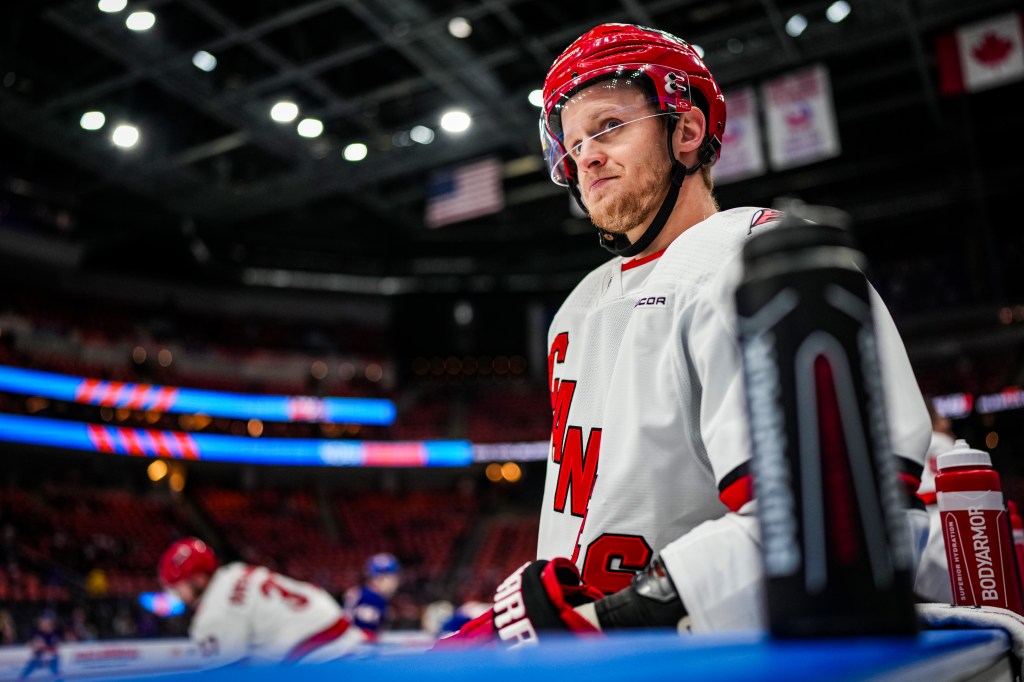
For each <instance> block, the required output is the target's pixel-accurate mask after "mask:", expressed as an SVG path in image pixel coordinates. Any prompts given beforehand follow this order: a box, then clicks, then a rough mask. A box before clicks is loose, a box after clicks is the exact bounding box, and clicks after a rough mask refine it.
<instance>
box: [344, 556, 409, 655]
mask: <svg viewBox="0 0 1024 682" xmlns="http://www.w3.org/2000/svg"><path fill="white" fill-rule="evenodd" d="M400 570H401V566H400V565H399V563H398V559H397V558H395V555H394V554H389V553H388V552H381V553H379V554H374V555H373V556H371V557H370V558H369V559H367V560H366V566H365V567H364V568H363V573H364V576H365V580H364V581H363V584H362V585H359V586H358V587H353V588H352V589H350V590H349V591H348V592H347V593H346V594H345V615H346V616H348V618H349V620H351V621H352V622H353V623H355V624H356V625H358V626H359V627H360V628H361V629H362V630H363V631H364V632H366V633H367V634H368V635H369V637H370V639H371V640H372V641H376V640H377V638H378V637H379V635H380V630H381V627H382V626H383V625H384V624H385V619H386V618H387V609H388V602H389V601H390V600H391V598H392V597H393V596H395V592H396V591H397V590H398V587H399V585H401V582H402V578H401V573H400Z"/></svg>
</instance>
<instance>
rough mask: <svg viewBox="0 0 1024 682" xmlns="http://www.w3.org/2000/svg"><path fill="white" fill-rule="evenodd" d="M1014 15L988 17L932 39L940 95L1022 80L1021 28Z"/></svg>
mask: <svg viewBox="0 0 1024 682" xmlns="http://www.w3.org/2000/svg"><path fill="white" fill-rule="evenodd" d="M1022 23H1024V21H1022V17H1021V14H1020V13H1018V12H1010V13H1008V14H1002V15H1000V16H996V17H991V18H989V19H985V20H983V21H978V22H975V23H973V24H968V25H967V26H961V27H960V28H958V29H957V30H956V31H954V32H952V33H947V34H944V35H941V36H939V37H938V38H937V40H936V57H937V62H938V66H939V87H940V89H941V90H942V93H943V94H944V95H953V94H956V93H959V92H963V91H964V90H966V91H968V92H978V91H980V90H988V89H989V88H995V87H998V86H1000V85H1006V84H1007V83H1012V82H1014V81H1018V80H1021V79H1024V26H1022Z"/></svg>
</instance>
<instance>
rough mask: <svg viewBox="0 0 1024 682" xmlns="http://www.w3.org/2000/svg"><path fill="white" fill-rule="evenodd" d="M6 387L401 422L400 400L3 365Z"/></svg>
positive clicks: (257, 413)
mask: <svg viewBox="0 0 1024 682" xmlns="http://www.w3.org/2000/svg"><path fill="white" fill-rule="evenodd" d="M0 391H9V392H11V393H18V394H21V395H33V396H40V397H43V398H50V399H53V400H64V401H67V402H75V403H82V404H85V405H99V406H103V407H120V408H127V409H131V410H155V411H157V412H173V413H175V414H205V415H208V416H211V417H228V418H231V419H262V420H264V421H272V422H318V423H326V424H363V425H367V426H389V425H391V423H392V422H394V421H395V404H394V403H393V402H391V401H390V400H383V399H374V398H314V397H310V396H284V395H250V394H246V393H226V392H222V391H204V390H201V389H189V388H174V387H170V386H151V385H149V384H131V383H124V382H120V381H100V380H99V379H86V378H82V377H71V376H66V375H63V374H53V373H51V372H40V371H37V370H32V369H21V368H18V367H7V366H3V365H0Z"/></svg>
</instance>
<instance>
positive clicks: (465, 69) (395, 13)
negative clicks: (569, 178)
mask: <svg viewBox="0 0 1024 682" xmlns="http://www.w3.org/2000/svg"><path fill="white" fill-rule="evenodd" d="M850 3H851V5H852V13H851V14H850V16H849V17H848V18H847V19H846V20H844V21H843V22H841V23H838V24H833V23H830V22H828V21H826V20H825V18H824V17H825V10H826V8H827V7H828V5H829V4H830V2H820V1H816V0H708V1H695V0H650V1H642V0H589V1H580V2H574V3H564V2H552V1H551V0H479V1H473V2H470V1H468V0H430V1H429V2H428V1H427V0H306V1H301V0H249V1H244V2H243V1H240V0H239V1H233V2H215V1H214V0H142V1H139V2H134V1H133V2H130V3H129V5H128V7H127V9H125V10H123V11H120V12H116V13H104V12H101V11H99V9H98V7H97V2H96V0H72V1H70V2H68V1H61V2H48V1H33V0H20V1H11V0H9V1H6V2H4V3H3V4H2V7H0V36H2V38H0V76H2V77H3V84H2V87H0V145H2V148H3V153H2V154H0V179H2V191H3V192H4V201H6V202H7V203H8V205H13V206H14V216H15V218H17V217H18V213H19V210H18V207H19V206H20V207H22V208H21V211H22V213H23V214H28V218H29V222H33V223H35V224H36V225H37V226H38V225H43V227H42V228H40V230H39V231H38V234H37V235H36V236H39V235H42V236H43V239H44V241H41V242H33V241H32V239H34V237H26V238H25V239H26V240H28V241H26V242H25V244H21V245H18V246H12V244H13V240H12V239H11V238H10V233H5V234H8V237H7V238H5V239H4V240H3V241H6V243H7V246H6V247H0V252H2V251H4V250H5V249H6V251H7V253H8V255H10V254H11V253H15V254H16V255H17V256H18V257H19V258H21V259H22V261H23V262H31V263H36V262H42V263H49V264H51V265H52V264H58V265H59V266H61V267H63V268H65V269H68V268H70V269H72V270H74V271H75V272H79V273H89V272H101V271H109V272H133V273H139V274H148V275H153V274H159V275H160V276H162V277H181V278H188V279H192V280H195V279H196V278H211V279H221V280H228V281H234V282H259V283H275V284H277V285H283V286H296V287H299V288H302V287H306V288H322V289H328V290H331V289H333V290H337V291H351V292H356V293H392V292H395V291H399V290H401V289H402V287H403V286H409V287H412V288H414V289H415V288H416V287H419V288H420V289H421V290H430V288H431V286H434V287H437V288H438V289H439V290H443V289H446V288H447V289H452V288H455V289H458V288H466V287H468V288H470V289H473V288H476V289H477V290H488V289H493V288H505V289H509V290H516V289H519V290H531V289H537V290H541V289H559V290H562V289H565V288H566V287H567V286H571V283H572V282H574V281H576V280H577V279H578V276H579V274H580V273H581V272H583V271H585V270H587V269H589V268H590V267H592V266H593V265H595V264H597V263H598V262H600V261H601V260H603V259H604V258H605V255H604V253H603V252H602V251H600V250H599V249H597V248H596V246H595V244H596V238H595V237H594V235H593V234H592V231H591V230H590V228H589V225H588V223H587V222H586V221H584V220H581V219H579V218H574V217H573V216H572V215H571V213H570V208H569V200H568V197H567V196H566V194H565V193H564V190H562V189H561V188H558V187H556V186H555V185H553V184H552V183H550V182H549V181H548V180H547V177H546V173H545V171H544V170H543V168H542V166H541V162H540V157H539V144H538V140H537V113H538V110H537V109H536V107H534V106H533V105H532V104H531V103H530V102H529V101H528V99H527V96H528V93H529V92H530V91H531V90H533V89H535V88H538V87H539V86H540V85H541V82H542V80H543V77H544V74H545V72H546V69H547V67H548V66H549V64H550V63H551V61H552V60H553V58H554V57H555V56H556V55H557V54H558V53H559V52H560V51H561V49H562V48H563V47H565V46H566V45H567V44H568V43H569V42H571V41H572V40H573V39H574V38H576V37H577V36H578V35H580V34H581V33H583V32H584V31H586V30H587V29H589V28H591V27H592V26H593V25H595V24H597V23H601V22H605V21H626V22H636V23H641V24H645V25H650V26H654V27H658V28H663V29H666V30H669V31H672V32H675V33H677V34H679V35H681V36H683V37H685V38H687V39H688V40H690V41H691V42H692V43H695V44H698V45H700V46H701V47H702V48H703V49H704V51H705V60H706V62H707V63H708V65H709V67H710V68H711V70H712V71H713V72H714V73H715V74H716V76H717V78H718V80H719V81H720V82H721V84H722V85H723V87H724V89H726V90H727V91H728V90H729V89H730V88H734V87H738V86H743V85H756V84H757V83H759V82H761V81H762V80H764V79H766V78H769V77H771V76H774V75H778V74H780V73H784V72H786V71H789V70H792V69H794V68H796V67H799V66H802V65H807V64H811V63H816V62H821V63H825V64H826V65H827V66H828V68H829V70H830V73H831V77H832V81H833V90H834V97H835V101H836V107H837V110H838V113H837V117H838V122H839V128H840V136H841V143H842V146H843V154H842V155H841V157H840V158H838V159H835V160H833V161H829V162H824V163H819V164H816V165H814V166H810V167H806V168H802V169H795V170H791V171H787V172H770V173H768V174H767V175H765V176H762V177H760V178H756V179H752V180H747V181H744V182H740V183H736V184H732V185H726V186H722V187H721V188H720V189H719V193H718V194H719V199H720V201H721V203H722V204H723V206H724V207H729V206H737V205H752V204H758V205H768V204H770V203H771V202H773V201H774V200H776V199H777V198H779V197H782V196H795V197H799V198H801V199H804V200H806V201H809V202H813V203H827V204H832V205H838V206H840V207H842V208H844V209H846V210H848V211H850V212H851V213H852V214H853V215H854V217H855V219H857V220H858V225H859V229H860V230H861V234H862V236H863V237H864V241H865V243H866V245H867V246H868V249H869V252H870V255H871V256H872V258H875V259H877V261H878V262H880V263H881V262H886V261H888V260H892V259H896V258H906V257H908V255H909V256H910V257H912V256H914V255H915V254H919V255H920V256H921V257H922V258H928V257H936V258H939V259H940V262H941V258H945V257H948V256H950V255H955V256H957V257H959V258H961V259H962V262H963V264H964V267H965V268H966V269H967V270H968V271H970V272H971V273H972V278H971V282H972V284H971V286H976V287H980V288H981V289H984V291H983V292H982V293H983V294H984V295H987V296H990V297H992V298H997V297H998V296H999V295H1000V292H1001V291H1002V293H1003V294H1005V286H1003V285H1002V284H1000V283H992V282H991V281H990V280H991V279H992V277H993V275H991V274H990V271H991V268H992V261H991V259H992V258H994V257H995V258H996V259H997V260H998V256H997V255H994V254H995V253H996V252H998V251H999V249H998V247H997V246H996V245H997V244H998V243H999V239H1000V230H1001V229H1004V228H1003V227H1000V225H1002V224H1003V221H1004V220H1009V219H1010V218H1011V217H1012V215H1013V214H1012V213H1011V212H1010V208H1009V205H1010V199H1011V197H1012V196H1013V195H1014V194H1015V193H1016V192H1019V187H1020V180H1021V171H1020V163H1019V161H1018V160H1017V158H1015V157H1014V154H1015V153H1016V152H1019V151H1020V146H1021V139H1022V136H1021V133H1020V131H1019V128H1020V126H1019V118H1020V117H1019V114H1017V113H1014V112H1015V111H1016V110H1015V109H1013V108H1012V107H1011V106H1010V102H1011V100H1012V99H1013V98H1015V97H1016V96H1017V95H1019V94H1020V93H1021V88H1020V86H1019V85H1015V86H1011V87H1004V88H1002V89H999V90H996V91H992V92H990V93H986V94H984V95H983V96H979V97H977V98H970V99H969V98H965V97H964V98H946V97H943V96H942V95H941V94H940V93H939V91H938V85H937V82H938V76H937V67H936V64H935V57H934V49H933V48H934V40H935V37H936V36H937V35H938V34H940V33H942V32H948V31H951V30H952V29H954V28H955V27H956V26H958V25H962V24H964V23H966V22H969V21H973V20H976V19H980V18H986V17H988V16H991V15H994V14H996V13H999V12H1005V11H1009V10H1011V9H1013V10H1016V9H1018V7H1019V5H1018V3H1017V1H1016V0H977V1H972V2H970V3H965V2H962V0H917V1H910V0H906V1H903V0H850ZM140 9H143V10H148V11H150V12H152V13H153V15H154V16H155V17H156V23H155V25H154V26H153V27H152V28H151V29H150V30H148V31H144V32H134V31H131V30H128V29H127V28H126V24H125V21H126V16H127V15H128V14H129V13H130V12H132V11H134V10H140ZM796 13H801V14H803V15H804V16H805V17H806V18H807V19H808V22H809V25H808V27H807V29H806V30H805V31H804V32H803V33H802V34H801V35H800V36H799V37H792V36H790V35H789V34H788V33H787V31H786V28H785V24H786V22H787V20H788V19H789V17H791V16H792V15H794V14H796ZM455 17H463V18H465V19H466V20H468V22H469V24H470V26H471V28H472V31H471V33H470V34H469V35H468V36H466V37H464V38H458V37H455V36H454V35H453V34H452V33H451V32H450V30H449V24H450V22H451V20H452V19H453V18H455ZM200 50H203V51H205V52H207V53H209V54H210V55H213V56H214V57H215V58H216V62H217V64H216V68H214V69H213V70H212V71H204V70H201V69H200V68H197V66H195V65H194V63H193V58H194V56H195V54H196V53H197V52H198V51H200ZM282 99H288V100H291V101H293V102H295V103H296V104H298V107H299V110H300V115H299V118H306V117H312V118H316V119H319V120H321V121H322V122H323V125H324V131H323V133H322V134H321V135H320V136H319V137H317V138H315V139H306V138H303V137H301V136H299V135H298V134H297V133H296V129H295V125H294V123H292V124H287V125H285V124H279V123H275V122H274V121H272V120H271V119H270V116H269V111H270V109H271V107H272V105H273V104H274V103H275V102H277V101H279V100H282ZM449 108H461V109H464V110H465V111H467V112H469V113H470V114H471V115H472V116H473V124H472V126H471V128H470V129H469V130H468V131H466V132H464V133H462V134H459V135H450V134H446V133H443V132H442V131H440V130H439V129H438V118H439V116H440V115H441V113H442V112H443V111H445V110H446V109H449ZM89 110H100V111H103V112H104V113H105V115H106V120H107V122H108V123H107V126H106V127H105V128H104V129H102V130H100V131H96V132H90V131H86V130H83V129H82V127H81V126H80V124H79V120H80V117H81V116H82V114H83V112H85V111H89ZM119 121H128V122H131V123H132V124H133V125H135V126H137V127H138V129H139V130H140V134H141V139H140V142H139V144H138V145H137V146H136V147H135V148H133V149H130V150H123V149H119V148H116V147H115V146H113V145H112V144H111V142H110V135H109V131H110V129H111V128H112V127H113V126H114V125H115V124H116V123H117V122H119ZM415 126H426V127H429V128H431V129H432V130H434V131H437V132H436V137H435V139H434V141H433V142H432V143H431V144H417V143H412V142H410V141H409V138H408V135H409V131H410V130H411V129H412V128H413V127H415ZM996 130H998V131H999V133H1000V135H999V143H998V144H995V145H993V144H991V140H992V139H993V138H990V137H989V136H990V135H991V134H992V133H993V132H994V131H996ZM357 141H358V142H362V143H364V144H365V145H366V146H367V149H368V154H367V156H366V158H365V159H364V160H363V161H360V162H358V163H353V162H349V161H346V160H345V159H344V158H343V149H344V148H345V147H346V145H348V144H350V143H352V142H357ZM488 155H496V156H497V157H498V158H500V160H501V162H502V164H503V174H504V187H505V192H506V195H505V201H506V209H505V210H504V211H503V212H501V213H500V214H497V215H493V216H489V217H486V218H482V219H476V220H472V221H469V222H466V223H463V224H459V225H454V226H450V227H447V228H441V229H434V230H431V229H427V228H425V227H424V225H423V213H424V202H425V193H426V188H427V178H428V176H429V173H430V171H432V170H434V169H438V168H446V167H452V166H454V165H457V164H459V163H461V162H465V161H470V160H474V159H478V158H481V157H484V156H488ZM32 202H36V203H32ZM39 205H42V206H43V208H39V207H38V206H39ZM22 217H25V216H24V215H23V216H22ZM969 217H973V218H972V219H973V220H975V221H980V224H979V225H976V226H975V227H976V229H975V230H974V231H973V234H972V235H971V240H970V241H967V239H968V238H967V236H965V235H964V234H963V230H962V227H961V229H956V226H957V225H958V224H959V225H961V226H962V224H963V222H964V221H965V220H967V219H968V218H969ZM47 226H49V227H50V228H52V229H49V230H48V229H47ZM979 235H980V236H981V239H980V241H979V240H978V239H975V238H976V237H979ZM47 240H48V241H47ZM25 254H28V256H27V257H28V261H25V260H24V258H25V257H26V256H25ZM33 267H34V265H33ZM303 273H305V275H304V274H303ZM261 278H262V279H261ZM275 278H276V279H275ZM986 278H988V279H986ZM417 282H418V283H419V284H416V283H417ZM430 282H434V284H430Z"/></svg>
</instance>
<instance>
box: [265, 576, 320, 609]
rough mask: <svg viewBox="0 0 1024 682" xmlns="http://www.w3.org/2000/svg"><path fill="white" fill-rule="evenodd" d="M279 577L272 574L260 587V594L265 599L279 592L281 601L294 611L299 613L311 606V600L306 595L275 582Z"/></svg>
mask: <svg viewBox="0 0 1024 682" xmlns="http://www.w3.org/2000/svg"><path fill="white" fill-rule="evenodd" d="M276 577H277V575H276V574H275V573H271V574H270V575H269V576H268V577H267V579H266V580H264V581H263V584H262V585H260V592H262V593H263V596H264V597H269V596H270V593H271V592H277V593H278V594H279V595H281V600H282V601H284V603H285V604H287V605H288V606H290V607H291V608H292V609H293V610H295V611H298V610H299V609H302V608H305V607H306V605H307V604H309V600H308V599H306V597H305V596H304V595H301V594H299V593H298V592H292V591H291V590H289V589H288V588H287V587H285V586H284V585H282V584H281V583H279V582H277V581H276V580H274V579H275V578H276Z"/></svg>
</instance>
